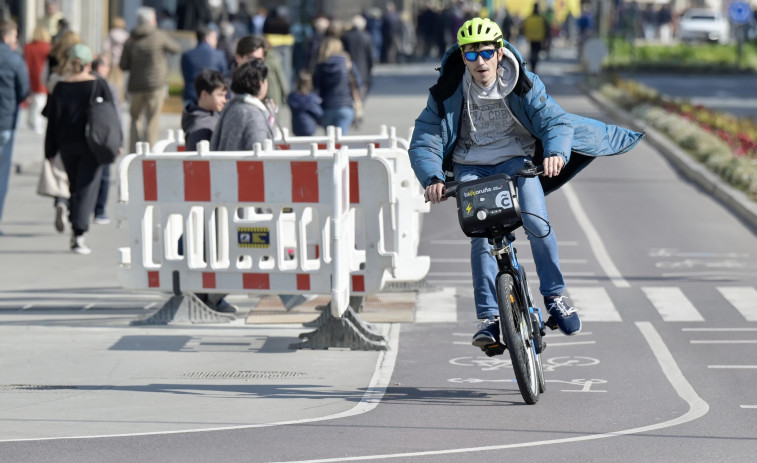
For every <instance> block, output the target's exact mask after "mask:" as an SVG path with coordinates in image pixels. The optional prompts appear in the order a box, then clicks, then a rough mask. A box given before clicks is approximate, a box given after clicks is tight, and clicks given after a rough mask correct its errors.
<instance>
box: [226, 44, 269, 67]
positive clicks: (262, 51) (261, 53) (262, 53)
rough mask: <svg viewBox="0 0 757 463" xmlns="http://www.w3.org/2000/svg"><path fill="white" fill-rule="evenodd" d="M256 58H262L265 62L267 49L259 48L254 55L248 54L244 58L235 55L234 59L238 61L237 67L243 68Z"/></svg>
mask: <svg viewBox="0 0 757 463" xmlns="http://www.w3.org/2000/svg"><path fill="white" fill-rule="evenodd" d="M255 58H260V59H262V60H263V61H265V48H258V49H256V50H255V51H253V52H252V53H247V54H246V55H244V56H239V55H234V59H236V60H237V66H241V65H243V64H244V63H246V62H248V61H252V60H254V59H255Z"/></svg>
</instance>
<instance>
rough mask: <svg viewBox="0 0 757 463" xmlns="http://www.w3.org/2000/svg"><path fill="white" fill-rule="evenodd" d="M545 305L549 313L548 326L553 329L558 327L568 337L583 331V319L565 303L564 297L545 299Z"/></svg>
mask: <svg viewBox="0 0 757 463" xmlns="http://www.w3.org/2000/svg"><path fill="white" fill-rule="evenodd" d="M544 304H545V305H546V306H547V312H549V320H547V325H548V326H550V327H551V328H552V329H554V326H555V325H557V328H559V329H560V331H562V332H563V334H566V335H568V336H570V335H572V334H576V333H578V332H579V331H581V319H580V318H578V312H577V311H576V309H575V308H574V307H571V306H569V305H568V304H567V303H566V302H565V298H564V297H562V296H554V297H545V298H544Z"/></svg>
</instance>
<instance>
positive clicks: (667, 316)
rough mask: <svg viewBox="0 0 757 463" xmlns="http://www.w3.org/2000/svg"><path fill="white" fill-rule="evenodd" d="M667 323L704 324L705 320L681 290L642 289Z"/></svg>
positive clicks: (674, 288) (652, 287) (665, 288)
mask: <svg viewBox="0 0 757 463" xmlns="http://www.w3.org/2000/svg"><path fill="white" fill-rule="evenodd" d="M641 289H642V291H644V294H646V296H647V299H649V301H650V302H651V303H652V305H654V308H655V309H656V310H657V312H659V313H660V316H661V317H662V319H663V320H665V321H666V322H703V321H704V318H702V315H701V314H700V313H699V311H697V309H696V307H694V304H692V303H691V301H689V299H688V298H687V297H686V295H685V294H683V291H681V288H677V287H672V286H671V287H660V286H648V287H644V288H641Z"/></svg>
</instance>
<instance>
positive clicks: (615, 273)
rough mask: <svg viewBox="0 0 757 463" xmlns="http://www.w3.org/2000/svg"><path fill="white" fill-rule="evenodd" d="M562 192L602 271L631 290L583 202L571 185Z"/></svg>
mask: <svg viewBox="0 0 757 463" xmlns="http://www.w3.org/2000/svg"><path fill="white" fill-rule="evenodd" d="M561 190H562V191H563V192H564V193H565V197H566V198H568V205H569V206H570V209H571V210H572V211H573V215H574V216H575V218H576V220H577V221H578V225H579V226H580V227H581V230H583V232H584V235H586V239H588V240H589V246H590V247H591V250H592V251H593V252H594V256H595V257H596V258H597V261H598V262H599V265H600V267H602V270H604V271H605V274H606V275H607V277H608V278H609V279H610V281H612V283H613V284H614V285H615V286H616V287H618V288H630V287H631V285H630V284H629V283H628V281H626V279H625V278H623V276H622V275H621V274H620V271H619V270H618V267H616V266H615V263H613V261H612V259H611V258H610V254H609V253H608V252H607V248H605V245H604V243H603V242H602V238H600V236H599V233H598V232H597V230H596V229H595V228H594V225H592V224H591V221H590V220H589V217H588V216H587V215H586V212H585V211H584V208H583V206H581V201H580V200H579V199H578V195H576V192H575V190H574V189H573V187H572V186H571V185H570V184H566V185H564V186H563V187H562V188H561Z"/></svg>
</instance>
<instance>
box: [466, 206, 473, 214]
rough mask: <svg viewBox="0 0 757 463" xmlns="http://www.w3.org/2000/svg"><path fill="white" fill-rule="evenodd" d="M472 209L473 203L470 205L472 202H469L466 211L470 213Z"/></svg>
mask: <svg viewBox="0 0 757 463" xmlns="http://www.w3.org/2000/svg"><path fill="white" fill-rule="evenodd" d="M471 209H472V208H471V205H470V203H468V206H467V207H466V208H465V212H467V213H468V214H470V210H471Z"/></svg>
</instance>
